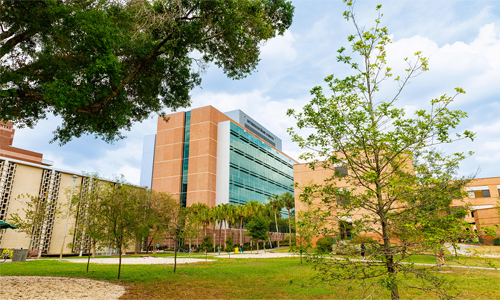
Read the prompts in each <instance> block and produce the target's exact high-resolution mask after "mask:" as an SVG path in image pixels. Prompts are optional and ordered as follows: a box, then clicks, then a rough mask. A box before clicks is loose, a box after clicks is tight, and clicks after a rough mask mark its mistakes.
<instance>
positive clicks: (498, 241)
mask: <svg viewBox="0 0 500 300" xmlns="http://www.w3.org/2000/svg"><path fill="white" fill-rule="evenodd" d="M493 245H495V246H500V237H497V238H496V239H494V240H493Z"/></svg>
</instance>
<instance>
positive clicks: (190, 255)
mask: <svg viewBox="0 0 500 300" xmlns="http://www.w3.org/2000/svg"><path fill="white" fill-rule="evenodd" d="M188 252H189V257H191V239H189V251H188Z"/></svg>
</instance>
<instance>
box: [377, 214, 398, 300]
mask: <svg viewBox="0 0 500 300" xmlns="http://www.w3.org/2000/svg"><path fill="white" fill-rule="evenodd" d="M381 223H382V237H383V239H384V256H385V259H386V267H387V273H388V274H389V290H390V292H391V299H392V300H399V289H398V286H397V284H396V282H395V281H396V268H395V264H394V256H393V255H392V250H391V237H390V235H389V226H388V224H387V221H385V220H384V219H382V221H381Z"/></svg>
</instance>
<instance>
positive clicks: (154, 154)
mask: <svg viewBox="0 0 500 300" xmlns="http://www.w3.org/2000/svg"><path fill="white" fill-rule="evenodd" d="M166 120H167V121H166ZM295 163H296V161H295V160H293V159H292V158H291V157H289V156H288V155H286V154H285V153H283V152H282V151H281V140H280V139H279V138H278V137H277V136H276V135H274V134H273V133H271V132H270V131H269V130H267V129H266V128H264V127H263V126H262V125H260V124H259V123H258V122H257V121H255V120H254V119H252V118H250V117H249V116H248V115H246V114H245V113H243V112H242V111H241V110H236V111H231V112H227V113H222V112H220V111H218V110H217V109H215V108H214V107H212V106H206V107H201V108H197V109H192V110H191V111H187V112H178V113H173V114H170V115H167V116H165V117H160V118H158V129H157V134H156V135H152V136H146V137H145V140H144V151H143V162H142V170H141V186H148V187H151V188H152V189H153V190H156V191H162V192H169V193H172V194H173V195H174V197H177V198H178V199H179V201H180V203H181V205H182V206H190V205H192V204H193V203H197V202H201V203H205V204H207V205H208V206H210V207H213V206H216V205H218V204H222V203H232V204H244V203H245V202H247V201H250V200H257V201H260V202H264V201H265V200H266V199H267V198H268V197H271V196H273V194H282V193H285V192H290V193H292V194H293V191H294V190H293V165H294V164H295Z"/></svg>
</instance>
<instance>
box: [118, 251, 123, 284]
mask: <svg viewBox="0 0 500 300" xmlns="http://www.w3.org/2000/svg"><path fill="white" fill-rule="evenodd" d="M118 255H119V257H120V258H119V262H118V280H120V272H121V270H122V246H121V245H120V246H119V247H118Z"/></svg>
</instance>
